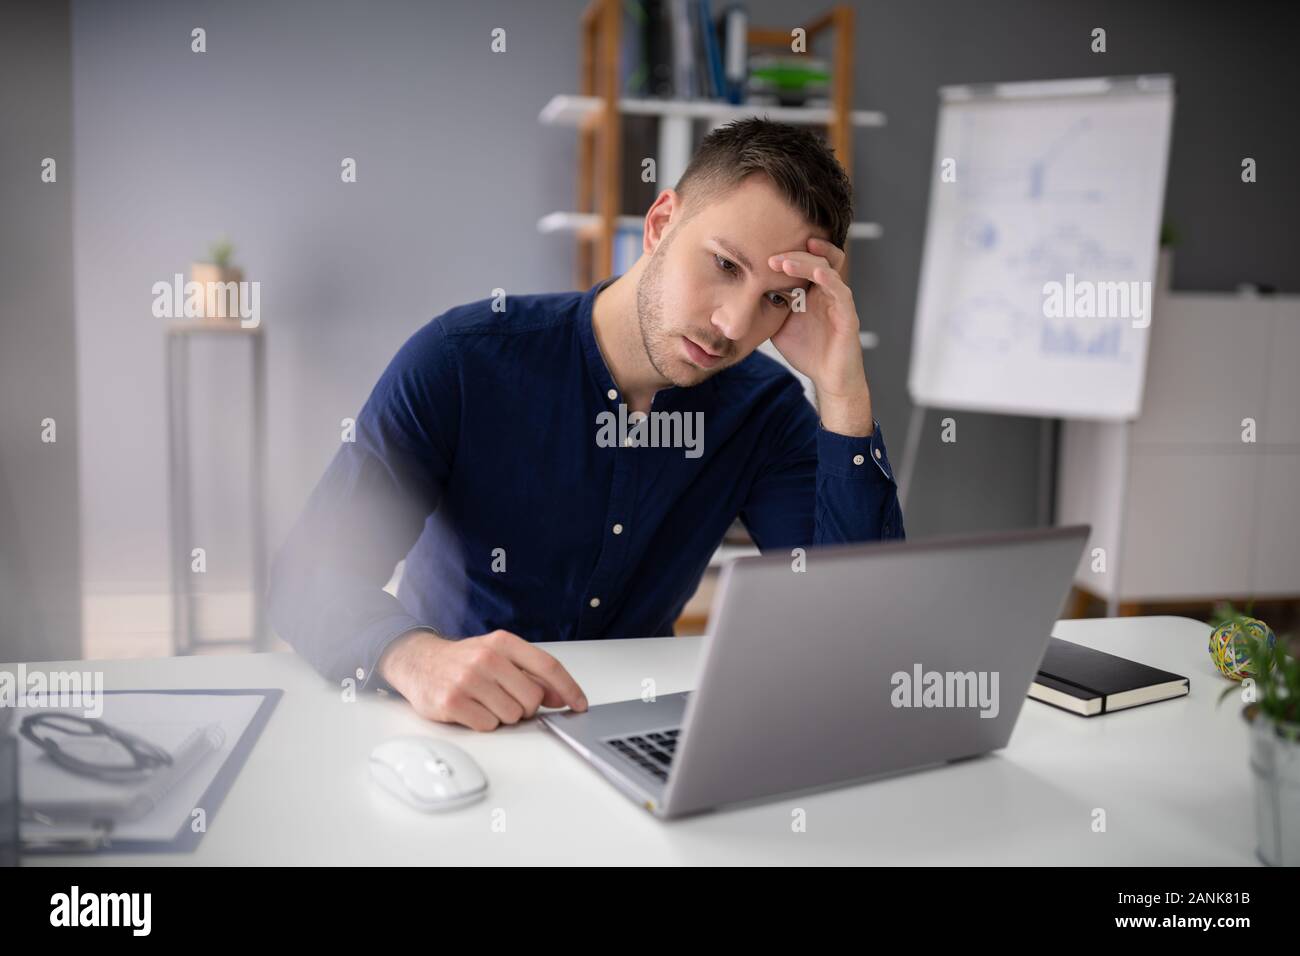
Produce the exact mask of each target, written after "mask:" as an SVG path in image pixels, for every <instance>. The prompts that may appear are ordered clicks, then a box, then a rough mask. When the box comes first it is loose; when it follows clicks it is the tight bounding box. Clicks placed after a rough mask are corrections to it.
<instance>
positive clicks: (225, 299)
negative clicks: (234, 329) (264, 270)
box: [190, 236, 244, 319]
mask: <svg viewBox="0 0 1300 956" xmlns="http://www.w3.org/2000/svg"><path fill="white" fill-rule="evenodd" d="M234 252H235V247H234V245H233V244H232V243H231V242H230V240H229V239H228V238H226V237H225V236H223V237H221V238H220V239H218V240H217V241H216V242H213V243H212V244H211V245H209V246H208V260H207V261H206V262H195V263H193V264H192V265H191V266H190V280H191V281H193V282H197V283H199V284H200V285H201V286H202V287H203V289H204V296H203V312H202V314H203V317H204V318H218V319H219V318H239V315H240V312H239V308H240V301H239V292H240V283H241V282H243V280H244V270H242V269H240V268H239V267H238V266H233V265H231V264H230V257H231V256H232V255H234ZM212 283H222V284H223V286H222V290H221V291H222V294H219V295H214V294H212V293H211V292H210V291H209V290H213V289H214V288H215V287H214V286H213V285H212ZM225 283H234V285H233V286H227V285H224V284H225Z"/></svg>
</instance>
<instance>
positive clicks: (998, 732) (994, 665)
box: [541, 525, 1089, 818]
mask: <svg viewBox="0 0 1300 956" xmlns="http://www.w3.org/2000/svg"><path fill="white" fill-rule="evenodd" d="M1088 532H1089V528H1088V526H1087V525H1077V526H1072V527H1066V528H1047V529H1042V530H1035V531H1024V532H1013V533H1009V534H998V535H983V536H977V537H962V538H940V539H930V540H927V541H919V542H878V543H873V544H864V545H837V546H831V547H827V548H809V549H808V550H807V553H806V559H805V561H804V564H803V567H804V569H803V570H796V568H797V567H798V566H799V565H798V562H796V560H795V559H794V558H792V557H788V556H784V555H764V556H762V557H753V558H741V559H738V560H736V561H734V562H732V563H731V564H729V565H727V566H726V567H725V568H724V569H723V571H722V577H721V581H720V584H719V591H718V595H717V597H716V599H715V602H714V607H713V613H712V615H711V616H710V619H709V637H707V638H705V640H706V641H707V646H706V648H705V650H704V659H703V665H702V669H701V671H700V677H699V681H698V686H697V688H696V690H694V691H691V692H687V693H680V694H668V695H665V696H661V697H658V698H657V699H655V700H653V701H643V700H629V701H621V702H618V703H612V704H599V705H596V706H593V707H591V708H589V709H588V710H587V711H585V712H583V713H575V712H573V711H557V712H554V713H547V714H545V715H543V716H542V718H541V719H542V723H543V725H544V726H546V727H547V728H549V729H550V730H551V731H553V732H554V733H556V734H558V735H559V736H560V738H561V739H563V740H564V741H565V742H566V743H568V744H569V745H570V746H571V747H573V749H574V750H576V751H577V752H578V753H579V754H581V755H582V756H583V757H584V758H585V759H586V760H587V761H589V762H590V763H591V764H593V765H594V766H595V767H596V768H597V769H598V770H599V771H600V772H601V773H602V774H604V775H605V776H606V777H607V778H608V779H609V780H610V781H611V782H613V783H614V785H615V786H617V787H618V788H619V789H620V790H622V791H623V792H624V793H626V794H627V795H628V796H629V797H631V798H632V799H633V800H634V801H635V802H636V803H637V804H639V805H641V806H643V807H644V808H646V809H647V810H649V811H650V812H651V813H653V814H655V815H656V816H660V817H665V818H667V817H679V816H683V815H686V814H690V813H697V812H700V811H703V810H711V809H716V808H718V807H722V806H725V805H732V804H739V803H748V802H752V801H756V800H762V799H764V798H771V797H773V796H775V795H777V794H790V793H795V792H804V791H812V790H821V789H827V788H830V787H834V786H839V785H843V784H846V783H849V782H853V781H861V780H866V779H871V778H875V777H881V776H885V775H891V774H896V773H899V772H902V771H907V770H916V769H920V768H923V767H930V766H935V765H938V764H943V763H946V762H948V761H952V760H959V759H962V758H966V757H973V756H976V755H979V754H983V753H986V752H988V751H990V750H996V749H998V748H1001V747H1004V746H1006V743H1007V741H1008V740H1009V739H1010V737H1011V731H1012V729H1013V728H1014V727H1015V723H1016V718H1017V717H1018V716H1019V714H1020V708H1021V705H1022V704H1023V703H1024V700H1025V694H1026V693H1027V692H1028V690H1029V685H1030V682H1031V680H1032V679H1033V677H1034V674H1035V673H1036V672H1037V670H1038V665H1039V664H1040V663H1041V662H1042V659H1043V655H1044V654H1045V653H1046V651H1047V641H1048V637H1049V636H1050V632H1051V629H1052V625H1053V624H1054V623H1055V622H1056V619H1057V616H1058V614H1059V613H1060V611H1061V608H1062V606H1063V605H1064V602H1065V599H1066V596H1067V594H1068V591H1069V587H1070V582H1071V580H1072V578H1073V574H1074V571H1075V568H1076V567H1077V566H1078V564H1079V559H1080V557H1081V555H1082V552H1083V547H1084V544H1085V542H1086V541H1087V538H1088Z"/></svg>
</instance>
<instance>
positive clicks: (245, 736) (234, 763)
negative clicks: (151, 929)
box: [19, 687, 284, 858]
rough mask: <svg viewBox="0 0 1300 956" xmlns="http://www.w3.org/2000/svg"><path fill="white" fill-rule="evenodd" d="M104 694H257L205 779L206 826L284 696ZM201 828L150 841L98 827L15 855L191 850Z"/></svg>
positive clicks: (269, 691)
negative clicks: (249, 712)
mask: <svg viewBox="0 0 1300 956" xmlns="http://www.w3.org/2000/svg"><path fill="white" fill-rule="evenodd" d="M103 694H104V695H105V696H109V695H116V694H166V695H180V696H198V695H203V696H243V697H249V696H256V695H261V697H262V700H261V702H260V703H259V704H258V705H257V709H256V711H254V713H253V716H252V717H251V718H250V719H249V721H248V723H247V725H246V726H245V727H244V730H243V733H241V734H240V735H239V738H238V739H237V740H235V741H234V742H233V743H232V745H231V749H230V752H229V753H228V754H227V755H226V758H225V760H224V761H223V762H222V764H221V766H220V767H219V768H218V769H217V772H216V773H215V774H214V775H213V777H212V779H211V781H209V783H208V785H207V787H206V788H205V789H204V791H203V794H202V796H201V797H200V799H199V804H200V805H201V806H202V807H203V808H204V811H205V813H206V815H207V820H206V822H207V825H208V826H211V824H212V821H213V820H214V819H215V818H216V815H217V811H218V810H219V809H220V807H221V804H222V803H223V802H224V800H225V798H226V794H227V793H229V792H230V788H231V786H233V785H234V782H235V778H236V777H238V776H239V771H240V770H241V769H243V766H244V762H245V761H246V760H247V759H248V755H249V753H250V752H251V751H252V749H253V744H255V743H256V742H257V739H258V738H259V737H260V736H261V735H262V730H263V729H264V728H265V727H266V724H267V722H268V721H269V720H270V719H271V712H272V711H274V710H275V707H276V704H278V703H279V702H280V698H281V697H282V696H284V690H283V689H282V688H279V687H240V688H232V689H228V690H209V689H193V690H177V689H170V688H165V689H155V688H141V689H139V690H106V691H103ZM205 832H206V829H205V830H203V831H196V830H194V829H193V828H192V827H191V826H189V825H188V821H187V822H186V823H182V824H181V826H180V828H179V830H178V831H177V832H176V835H175V836H174V837H172V838H171V839H170V840H150V839H133V838H121V837H115V836H114V835H113V834H112V833H111V832H109V831H105V830H101V831H99V832H98V835H97V836H93V837H91V836H87V837H85V838H79V839H72V840H66V841H63V840H60V841H58V842H47V843H34V844H30V843H24V844H22V845H21V846H20V848H19V856H20V858H21V857H25V856H51V855H65V854H68V853H98V852H106V853H192V852H193V851H194V850H195V849H196V848H197V847H198V845H199V841H200V840H202V839H203V836H204V833H205Z"/></svg>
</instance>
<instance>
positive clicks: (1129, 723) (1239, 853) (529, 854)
mask: <svg viewBox="0 0 1300 956" xmlns="http://www.w3.org/2000/svg"><path fill="white" fill-rule="evenodd" d="M1052 633H1053V634H1055V635H1056V636H1057V637H1061V638H1064V639H1066V640H1071V641H1077V642H1079V643H1081V644H1087V645H1089V646H1092V647H1096V648H1098V649H1100V650H1105V651H1109V652H1112V653H1117V654H1123V655H1125V656H1128V657H1131V658H1132V659H1134V660H1138V661H1142V662H1143V663H1147V664H1151V665H1154V666H1156V667H1163V668H1165V669H1168V670H1172V671H1176V672H1178V673H1181V674H1185V675H1187V676H1188V677H1190V678H1191V683H1192V687H1191V694H1190V695H1189V696H1188V697H1185V698H1182V699H1180V700H1174V701H1165V702H1163V703H1159V704H1155V705H1152V706H1149V707H1141V708H1137V709H1135V710H1131V711H1125V712H1120V713H1116V714H1112V715H1108V716H1105V717H1099V718H1093V719H1084V718H1081V717H1076V716H1074V715H1073V714H1068V713H1066V712H1064V711H1060V710H1056V709H1054V708H1051V707H1048V706H1046V705H1044V704H1040V703H1038V702H1037V701H1032V700H1030V701H1026V702H1025V706H1024V709H1023V710H1022V712H1021V715H1020V720H1019V722H1018V723H1017V725H1016V729H1015V732H1014V734H1013V735H1012V737H1011V741H1010V743H1009V745H1008V746H1007V747H1006V748H1005V749H1003V750H1001V751H997V752H996V753H993V754H989V755H986V756H984V757H980V758H977V759H975V760H971V761H967V762H963V763H959V764H954V765H951V766H948V767H944V768H940V769H934V770H926V771H921V772H917V773H911V774H906V775H903V776H899V777H892V778H888V779H884V780H879V781H876V782H873V783H865V784H859V785H856V786H853V787H848V788H843V789H839V790H833V791H826V792H822V793H816V794H811V795H801V796H798V797H793V798H782V799H777V800H774V801H772V802H769V803H764V804H761V805H751V806H747V807H744V808H741V809H737V810H728V811H724V812H720V813H713V814H706V815H703V816H697V817H690V818H686V819H683V820H679V821H674V822H670V823H663V822H660V821H658V820H656V819H655V818H653V817H651V816H650V815H649V814H647V813H645V812H644V811H643V810H640V809H639V808H637V807H636V806H634V805H633V804H632V803H631V802H630V801H629V800H628V799H627V798H625V797H624V796H623V795H622V794H621V793H619V792H618V791H617V790H615V789H614V788H613V787H612V786H610V785H609V784H608V783H606V782H605V780H604V779H603V778H602V777H600V776H599V775H598V774H597V773H596V771H595V770H593V769H592V768H591V767H590V766H588V765H587V764H586V763H585V762H583V761H581V760H580V759H579V758H578V757H577V756H576V755H575V754H573V753H572V752H571V751H569V749H568V748H567V747H565V746H564V745H563V744H562V743H561V742H560V741H559V740H557V739H555V738H554V737H552V736H551V735H550V734H549V733H547V732H546V731H545V730H543V729H542V728H541V727H540V726H539V725H538V724H537V723H536V721H529V722H527V723H525V724H521V725H517V726H514V727H504V728H501V729H498V730H496V731H494V732H492V733H490V734H478V733H475V732H473V731H470V730H467V729H465V728H459V727H453V726H450V725H442V724H430V723H428V722H427V721H424V720H422V719H420V718H419V717H417V716H416V715H415V713H414V712H413V711H412V710H411V709H410V707H409V706H408V705H407V704H406V702H405V701H403V700H401V699H400V698H396V697H386V696H382V695H371V694H363V695H361V697H360V699H358V700H357V701H355V702H353V703H345V702H344V701H343V700H342V694H341V693H340V690H339V689H338V688H336V687H333V686H331V685H329V684H327V683H325V682H324V681H323V680H322V679H321V678H320V677H319V675H317V674H316V672H315V671H313V670H312V669H311V668H310V667H309V666H308V665H307V664H306V662H304V661H303V660H301V659H299V658H298V657H296V656H295V655H292V654H284V653H272V654H245V655H237V656H236V655H221V656H205V657H181V658H159V659H150V660H120V661H103V662H96V663H95V667H96V669H100V668H102V670H103V671H104V682H105V687H106V688H107V689H122V690H130V689H143V688H165V687H174V688H183V687H283V688H284V690H285V694H284V697H283V699H282V700H281V701H280V704H279V706H278V707H277V708H276V711H275V713H274V714H273V715H272V717H271V720H270V723H269V724H268V725H267V727H266V729H265V731H264V732H263V734H262V737H261V739H260V740H259V742H258V743H257V745H256V747H255V748H254V750H253V752H252V754H251V755H250V757H249V759H248V762H247V763H246V764H245V766H244V769H243V771H242V773H241V774H240V776H239V779H238V780H236V782H235V784H234V787H233V788H232V789H231V791H230V793H229V795H228V796H227V797H226V800H225V803H224V804H223V805H222V807H221V808H220V810H219V811H218V812H217V813H216V815H215V816H213V817H211V818H210V819H209V830H208V833H207V834H206V835H205V836H204V838H203V840H202V842H201V843H200V845H199V848H198V850H197V851H196V852H195V853H193V854H163V855H156V856H155V855H143V854H139V855H137V854H120V855H113V854H103V855H88V856H60V857H37V858H30V859H29V860H28V861H25V862H27V863H28V864H29V865H30V864H33V863H39V864H50V863H62V864H73V865H82V864H93V863H111V864H115V865H136V864H153V865H158V864H163V865H168V864H205V865H228V864H313V865H314V864H326V865H329V864H407V865H419V864H428V863H439V864H510V863H524V864H556V863H578V864H585V863H592V864H628V863H631V864H779V863H797V864H828V863H829V864H1101V865H1126V864H1147V865H1151V864H1154V865H1164V864H1182V865H1198V864H1199V865H1225V864H1226V865H1250V864H1254V863H1256V862H1257V861H1256V859H1255V855H1254V848H1255V833H1254V818H1253V810H1252V806H1253V803H1252V801H1253V792H1252V781H1251V777H1250V771H1249V767H1248V764H1247V756H1246V752H1245V747H1246V743H1247V732H1246V726H1245V724H1244V723H1243V721H1242V720H1241V718H1240V716H1239V711H1240V706H1239V704H1237V703H1236V702H1235V700H1234V699H1229V700H1228V701H1225V702H1224V704H1223V706H1222V707H1221V708H1220V707H1216V700H1217V698H1218V695H1219V692H1220V690H1221V689H1222V688H1223V687H1224V686H1225V684H1224V681H1223V679H1222V678H1221V677H1219V676H1218V674H1217V673H1216V672H1215V671H1214V668H1213V666H1212V664H1211V663H1210V658H1209V655H1208V653H1207V652H1206V641H1207V638H1208V635H1209V628H1208V626H1207V625H1205V624H1202V623H1200V622H1198V621H1192V620H1189V619H1187V618H1179V617H1147V618H1109V619H1103V620H1078V621H1075V620H1070V621H1059V622H1058V623H1057V624H1056V627H1055V628H1054V629H1053V632H1052ZM702 641H703V638H698V637H682V638H676V639H672V638H650V639H646V640H620V641H591V642H571V643H561V644H548V645H544V646H545V647H546V649H547V650H548V651H550V652H551V653H553V654H555V656H556V657H558V658H559V659H560V660H561V661H563V663H564V665H565V666H566V667H567V668H568V669H569V670H570V672H571V673H573V675H574V676H575V677H576V678H577V680H578V681H579V683H580V684H582V686H583V689H584V690H585V691H586V692H587V695H588V698H589V699H590V700H591V702H592V703H593V704H596V703H604V702H607V701H614V700H624V699H628V698H635V697H639V696H640V694H641V682H642V680H643V679H645V678H646V677H654V679H655V680H656V682H657V687H658V692H659V693H661V694H667V693H672V692H675V691H679V690H688V689H690V688H692V687H693V686H694V684H695V678H696V673H697V667H698V664H699V656H700V650H701V648H702V646H703V645H702ZM30 666H32V665H29V667H30ZM41 666H42V667H46V666H48V667H50V668H56V667H58V666H59V665H58V664H50V665H41ZM67 667H68V668H70V669H81V670H85V669H86V667H87V664H86V662H76V663H68V664H67ZM412 732H415V733H431V734H433V735H435V736H440V737H446V738H448V739H451V740H454V741H455V742H457V743H459V744H460V745H461V746H463V747H464V748H465V749H466V750H467V751H468V752H469V753H470V754H471V755H472V756H473V757H474V758H475V759H476V760H477V761H478V762H479V764H480V765H481V766H482V767H483V769H484V771H485V772H486V773H487V775H488V779H489V780H490V782H491V789H490V791H489V793H488V796H487V799H486V800H485V801H483V802H480V803H478V804H475V805H473V806H470V807H467V808H463V809H461V810H457V811H453V812H451V813H445V814H441V815H439V814H432V815H425V814H421V813H417V812H415V811H414V810H411V809H408V808H407V807H406V806H404V805H402V804H400V803H398V802H397V801H395V800H394V799H393V798H392V797H390V796H389V795H387V794H385V793H382V792H380V791H379V790H378V789H377V788H376V787H374V786H373V785H372V784H371V782H370V779H369V771H368V768H367V758H368V756H369V754H370V750H371V748H373V747H374V746H375V745H376V744H378V743H379V742H381V741H383V740H384V739H386V738H388V737H390V736H393V735H396V734H404V733H412ZM795 807H801V808H803V809H804V810H805V811H806V821H807V829H806V832H802V833H796V832H792V827H791V811H792V809H793V808H795ZM1095 807H1100V808H1104V809H1105V811H1106V816H1107V830H1106V832H1104V833H1095V832H1093V830H1092V821H1093V815H1092V811H1093V808H1095Z"/></svg>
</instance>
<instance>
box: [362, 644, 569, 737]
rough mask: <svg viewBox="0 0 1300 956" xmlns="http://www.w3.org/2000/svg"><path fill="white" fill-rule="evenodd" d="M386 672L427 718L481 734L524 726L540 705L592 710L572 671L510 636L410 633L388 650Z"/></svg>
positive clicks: (384, 661) (383, 662) (382, 670)
mask: <svg viewBox="0 0 1300 956" xmlns="http://www.w3.org/2000/svg"><path fill="white" fill-rule="evenodd" d="M379 673H380V674H381V675H382V676H383V678H384V680H386V681H388V683H389V684H391V685H392V686H393V689H394V690H396V691H397V692H398V693H399V694H401V695H402V696H403V697H405V698H406V699H407V700H408V701H410V703H411V706H412V707H414V708H415V712H416V713H417V714H419V715H420V716H421V717H425V718H427V719H429V720H438V721H442V722H444V723H449V724H464V725H465V726H466V727H469V728H471V729H473V730H479V731H487V730H495V729H496V728H497V727H498V726H499V725H501V724H516V723H518V722H519V721H521V720H523V719H524V718H525V717H532V716H533V715H534V714H536V713H537V709H538V708H539V707H565V706H568V707H572V708H573V709H574V710H578V711H582V710H586V709H587V698H586V697H585V696H583V693H582V688H580V687H579V686H578V682H577V681H575V680H574V679H573V678H572V677H571V676H570V675H569V672H568V671H567V670H565V669H564V666H563V665H562V664H561V663H560V662H559V661H558V660H556V659H555V658H554V657H552V656H551V655H550V654H548V653H546V652H545V651H544V650H542V649H541V648H539V647H534V646H533V645H532V644H530V643H528V642H527V641H525V640H524V639H523V638H522V637H519V636H518V635H517V634H511V633H510V632H509V631H493V632H492V633H491V634H481V635H479V636H478V637H466V638H463V639H461V640H457V641H449V640H447V639H446V638H443V637H438V636H437V635H436V634H433V633H430V632H429V631H408V632H407V633H405V634H403V635H402V636H401V637H399V638H397V639H396V640H394V641H393V642H392V643H391V644H389V645H388V647H387V648H386V649H385V650H384V653H383V656H382V657H381V658H380V660H379Z"/></svg>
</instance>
